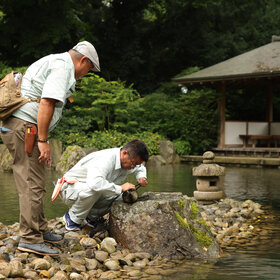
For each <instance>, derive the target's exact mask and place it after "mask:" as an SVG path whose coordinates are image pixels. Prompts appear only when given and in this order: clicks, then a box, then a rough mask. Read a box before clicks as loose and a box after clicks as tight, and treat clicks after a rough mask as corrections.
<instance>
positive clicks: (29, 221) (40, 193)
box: [1, 117, 49, 243]
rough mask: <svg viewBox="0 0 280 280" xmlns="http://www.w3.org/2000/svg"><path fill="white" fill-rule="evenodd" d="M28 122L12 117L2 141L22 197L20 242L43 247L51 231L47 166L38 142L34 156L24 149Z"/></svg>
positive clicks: (2, 135)
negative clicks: (47, 214) (46, 200)
mask: <svg viewBox="0 0 280 280" xmlns="http://www.w3.org/2000/svg"><path fill="white" fill-rule="evenodd" d="M27 124H28V122H26V121H23V120H21V119H18V118H14V117H10V118H9V119H7V120H6V121H3V126H4V127H6V128H9V129H11V130H12V131H10V132H5V133H1V138H2V140H3V142H4V144H5V145H6V146H7V148H8V150H9V152H10V154H11V156H12V157H13V159H14V162H13V171H14V178H15V182H16V186H17V190H18V194H19V205H20V236H21V240H20V241H21V242H25V243H41V242H43V234H44V233H47V232H48V231H49V229H48V222H47V220H46V218H45V216H44V210H43V202H44V197H45V193H46V190H45V165H44V163H39V161H38V157H39V155H40V152H39V149H38V144H37V141H35V145H34V149H33V153H32V156H30V157H29V156H28V155H27V153H26V152H25V149H24V135H25V129H26V125H27Z"/></svg>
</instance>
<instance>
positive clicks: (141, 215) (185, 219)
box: [109, 192, 220, 258]
mask: <svg viewBox="0 0 280 280" xmlns="http://www.w3.org/2000/svg"><path fill="white" fill-rule="evenodd" d="M147 195H148V197H149V199H148V200H145V201H143V200H141V197H140V200H138V201H137V202H135V203H134V204H127V203H124V202H122V201H116V202H114V203H113V205H112V207H111V213H110V222H109V229H110V234H111V235H110V236H112V237H113V238H115V240H116V241H117V242H118V243H120V244H121V245H122V246H123V247H125V248H128V249H129V250H131V251H134V252H140V251H144V252H148V253H150V254H152V255H156V254H159V255H161V256H168V257H177V256H185V257H186V258H213V257H214V258H216V257H219V255H220V249H219V245H218V243H217V242H216V240H215V238H214V236H213V235H212V233H211V231H210V229H209V228H208V227H207V225H206V223H205V221H204V220H203V218H202V216H201V214H200V211H199V209H198V208H197V205H196V201H195V200H194V199H191V198H189V197H187V196H186V195H183V194H182V193H167V192H162V193H160V192H148V193H145V194H143V196H147Z"/></svg>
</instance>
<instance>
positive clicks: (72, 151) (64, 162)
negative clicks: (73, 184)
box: [56, 146, 86, 175]
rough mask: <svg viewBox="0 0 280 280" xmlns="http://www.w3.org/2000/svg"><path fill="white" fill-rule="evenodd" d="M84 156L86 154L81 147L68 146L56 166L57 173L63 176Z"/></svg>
mask: <svg viewBox="0 0 280 280" xmlns="http://www.w3.org/2000/svg"><path fill="white" fill-rule="evenodd" d="M84 156H86V153H85V152H84V150H83V149H82V148H81V147H80V146H68V147H67V148H66V150H65V151H64V152H63V154H62V156H61V158H60V160H59V161H58V163H57V165H56V171H57V172H58V173H59V174H60V175H63V174H64V173H65V172H66V171H68V170H69V169H71V168H72V167H73V166H74V165H75V164H76V163H77V162H78V161H79V160H80V159H81V158H83V157H84Z"/></svg>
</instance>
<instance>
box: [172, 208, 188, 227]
mask: <svg viewBox="0 0 280 280" xmlns="http://www.w3.org/2000/svg"><path fill="white" fill-rule="evenodd" d="M175 215H176V218H177V221H178V223H179V225H180V226H181V227H182V228H184V229H189V226H188V223H187V222H186V221H185V220H184V219H183V218H182V217H181V216H180V214H179V213H178V212H177V211H175Z"/></svg>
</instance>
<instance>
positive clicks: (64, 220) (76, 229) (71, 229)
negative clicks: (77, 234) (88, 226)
mask: <svg viewBox="0 0 280 280" xmlns="http://www.w3.org/2000/svg"><path fill="white" fill-rule="evenodd" d="M62 219H63V222H64V223H65V228H66V229H67V230H69V231H78V230H80V228H74V229H73V228H69V227H68V226H67V223H66V219H65V215H64V216H63V218H62Z"/></svg>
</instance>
